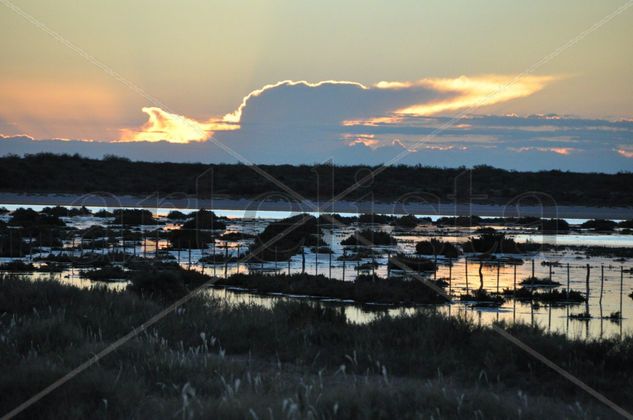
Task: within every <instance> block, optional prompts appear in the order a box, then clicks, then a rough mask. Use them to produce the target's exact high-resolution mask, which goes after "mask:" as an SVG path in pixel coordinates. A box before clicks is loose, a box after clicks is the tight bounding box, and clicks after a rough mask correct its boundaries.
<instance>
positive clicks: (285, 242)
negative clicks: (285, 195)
mask: <svg viewBox="0 0 633 420" xmlns="http://www.w3.org/2000/svg"><path fill="white" fill-rule="evenodd" d="M321 235H322V231H321V227H320V226H319V225H318V223H317V219H316V217H314V216H310V215H308V214H298V215H296V216H292V217H289V218H286V219H283V220H278V221H274V222H271V223H269V224H268V226H266V228H265V229H264V230H263V232H261V233H260V234H259V235H257V237H255V241H254V243H253V244H252V245H251V247H250V251H251V253H252V255H253V259H259V260H263V261H285V260H287V259H289V258H290V257H292V256H293V255H296V254H297V253H298V252H299V251H300V250H301V247H303V246H324V245H326V244H325V243H324V242H323V240H322V239H321Z"/></svg>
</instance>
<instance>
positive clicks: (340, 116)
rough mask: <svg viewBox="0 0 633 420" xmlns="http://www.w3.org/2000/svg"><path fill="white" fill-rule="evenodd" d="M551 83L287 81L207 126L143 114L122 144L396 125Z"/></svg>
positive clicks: (529, 79) (535, 79)
mask: <svg viewBox="0 0 633 420" xmlns="http://www.w3.org/2000/svg"><path fill="white" fill-rule="evenodd" d="M552 80H554V77H552V76H525V77H522V78H512V77H510V76H480V77H466V76H462V77H459V78H455V79H447V78H444V79H422V80H418V81H414V82H386V81H382V82H378V83H376V84H375V85H373V86H369V87H368V86H365V85H363V84H361V83H357V82H351V81H338V80H327V81H321V82H316V83H310V82H307V81H292V80H285V81H281V82H277V83H274V84H269V85H266V86H264V87H262V88H260V89H256V90H254V91H252V92H250V93H249V94H248V95H246V96H245V97H244V98H243V99H242V101H241V103H240V105H239V106H238V107H237V109H236V110H235V111H232V112H229V113H227V114H225V115H224V116H221V117H220V116H217V117H212V118H210V119H209V120H207V121H196V120H193V119H191V118H188V117H185V116H182V115H177V114H173V113H169V112H166V111H165V110H162V109H160V108H157V107H147V108H143V110H142V111H143V112H145V113H146V114H148V116H149V119H148V121H147V122H146V123H145V124H144V125H143V126H142V127H140V128H138V129H126V130H122V133H121V138H120V140H121V141H160V140H167V141H170V142H174V143H186V142H188V141H202V140H206V139H208V138H210V137H212V136H213V135H214V134H215V133H216V132H220V131H229V130H238V129H240V128H242V127H244V126H246V125H251V126H253V125H257V126H258V127H259V129H260V130H262V129H265V128H266V127H271V126H272V127H274V128H275V129H280V128H281V127H288V126H292V127H297V126H299V125H303V126H304V127H306V128H310V127H312V128H317V129H318V128H319V126H321V127H323V126H324V125H331V126H332V127H334V126H338V125H340V124H343V125H354V124H363V123H381V122H395V121H399V119H400V118H401V117H402V116H412V115H413V116H425V115H434V114H438V113H441V112H446V111H455V110H459V109H465V108H470V107H474V106H488V105H492V104H496V103H500V102H505V101H509V100H512V99H516V98H519V97H524V96H528V95H531V94H533V93H535V92H537V91H539V90H540V89H542V88H543V87H544V86H545V85H546V84H547V83H549V82H551V81H552Z"/></svg>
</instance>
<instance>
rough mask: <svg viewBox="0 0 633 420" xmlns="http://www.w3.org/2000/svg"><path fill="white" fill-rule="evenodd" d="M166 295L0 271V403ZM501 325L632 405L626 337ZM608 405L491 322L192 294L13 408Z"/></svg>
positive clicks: (310, 411) (502, 414) (429, 413)
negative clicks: (357, 318)
mask: <svg viewBox="0 0 633 420" xmlns="http://www.w3.org/2000/svg"><path fill="white" fill-rule="evenodd" d="M165 304H166V303H165V302H164V301H162V300H155V299H148V298H144V297H143V295H138V294H135V293H130V292H124V291H118V292H115V291H110V290H107V289H105V288H93V289H90V290H85V289H84V290H81V289H78V288H75V287H71V286H65V285H61V284H59V283H55V282H53V281H41V282H29V281H25V280H23V279H21V278H19V277H12V276H4V277H1V278H0V371H1V372H2V374H0V395H1V396H2V398H0V414H3V413H6V412H7V411H9V410H10V409H12V408H13V407H15V406H16V405H17V404H19V403H20V402H22V401H24V400H26V399H27V398H29V397H30V396H31V395H33V394H34V393H36V392H38V391H40V390H41V389H42V388H44V387H45V386H47V385H49V384H50V383H52V382H53V381H55V380H56V379H58V378H60V377H61V376H63V375H64V374H66V373H67V372H68V371H69V370H71V369H72V368H74V367H76V366H77V365H79V364H80V363H81V362H83V361H85V360H87V359H88V358H90V357H92V356H93V355H94V354H96V353H98V352H99V351H100V350H102V349H103V348H105V347H106V346H107V345H108V344H109V343H111V342H113V341H114V340H116V339H117V338H119V337H121V336H122V335H124V334H125V333H127V332H129V331H130V330H131V329H132V328H134V327H136V326H138V325H140V324H141V323H142V322H143V321H145V320H147V319H149V318H150V317H151V316H153V315H155V314H156V313H157V312H159V311H160V310H161V309H162V308H163V307H164V305H165ZM509 330H510V332H511V333H512V334H513V335H515V336H516V337H518V338H519V339H521V340H523V341H524V342H526V343H527V344H529V345H530V346H532V347H533V348H535V349H536V350H538V351H539V352H541V353H542V354H545V355H546V356H547V357H549V358H551V359H552V360H553V361H555V362H556V363H558V364H559V365H561V366H562V367H563V368H565V369H567V370H569V371H571V372H572V373H573V374H575V375H578V376H579V377H580V378H581V379H582V380H584V381H586V382H587V383H588V384H589V385H591V386H593V387H594V388H596V389H598V390H600V391H601V392H604V393H605V394H606V395H607V396H608V397H609V398H611V399H613V400H614V401H616V402H617V403H619V404H622V405H623V406H625V407H628V408H629V409H630V408H631V407H632V404H631V401H630V395H631V391H632V390H633V385H632V382H631V378H632V377H633V375H631V373H633V346H632V343H633V340H632V339H631V338H630V337H628V338H626V339H624V340H623V341H622V342H620V341H613V340H604V341H600V342H597V341H596V342H580V341H570V340H567V339H566V338H564V337H563V336H558V335H546V334H544V333H543V332H542V331H541V330H539V329H537V328H531V327H526V326H516V327H512V328H510V329H509ZM612 415H613V413H611V412H610V411H608V409H607V408H605V407H603V406H601V405H600V404H599V403H597V402H595V401H594V400H592V399H591V398H590V397H588V396H587V395H586V394H584V393H583V392H582V391H580V390H579V389H578V388H577V387H575V386H574V385H572V384H571V383H569V382H568V381H567V380H566V379H564V378H562V377H561V376H559V375H558V374H556V373H554V372H553V371H551V370H549V369H548V368H546V367H544V366H543V365H541V364H540V363H539V362H538V361H536V360H534V359H532V358H531V357H529V356H527V355H526V354H525V353H523V352H522V350H520V349H518V348H516V347H515V346H514V345H513V344H511V343H509V342H507V341H506V340H505V339H503V338H502V337H501V336H499V335H498V334H496V333H495V332H494V331H492V330H491V329H489V328H485V327H480V326H477V325H475V324H473V323H472V322H470V321H468V320H466V319H459V318H446V317H443V316H440V315H432V314H429V315H425V314H418V315H414V316H408V317H397V318H386V317H385V318H379V319H378V320H376V321H375V322H372V323H370V324H368V325H363V326H360V325H354V324H350V323H349V322H348V321H347V320H346V318H345V317H344V315H343V314H342V313H341V311H340V310H338V309H337V308H335V307H329V306H322V305H319V304H316V303H307V302H279V303H277V304H275V305H274V306H273V307H272V308H270V309H267V308H263V307H260V306H254V305H239V306H229V305H228V304H226V303H225V302H222V301H219V300H213V299H210V298H208V297H206V296H196V297H194V298H193V299H192V300H191V301H189V302H188V303H187V305H186V306H184V307H181V308H179V309H177V310H176V311H175V312H174V313H172V314H170V315H168V316H167V317H165V318H164V319H163V320H161V321H160V322H159V323H157V324H155V325H154V326H153V327H151V328H149V329H148V330H146V331H143V332H142V333H140V334H139V335H138V336H137V337H136V338H134V339H132V340H131V341H129V342H128V343H126V344H125V345H123V346H122V347H121V348H119V349H118V350H116V351H115V352H114V353H112V354H110V355H108V356H107V357H105V358H103V359H102V360H100V361H99V362H98V363H97V364H96V365H94V366H92V367H91V368H90V369H88V370H86V371H85V372H83V373H81V374H79V375H78V376H77V377H75V378H74V379H72V380H71V381H69V382H68V383H66V384H65V385H63V386H62V387H60V388H59V389H57V390H55V391H54V392H53V393H52V394H50V395H49V396H47V397H45V398H44V399H43V400H41V401H39V402H38V403H37V404H36V405H35V406H33V407H31V408H30V409H29V410H28V411H27V412H25V413H24V418H27V417H33V416H37V417H43V418H60V417H63V418H84V417H96V418H101V417H104V418H121V417H123V418H156V417H160V418H164V417H176V418H202V417H215V418H258V419H261V418H309V417H311V418H333V417H340V418H367V417H372V418H420V417H422V418H430V417H433V418H447V417H448V418H452V417H471V418H472V417H485V418H489V417H490V418H516V417H526V418H537V417H541V418H543V417H544V416H547V418H582V417H595V416H600V417H603V418H606V417H611V416H612Z"/></svg>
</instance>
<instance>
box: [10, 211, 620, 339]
mask: <svg viewBox="0 0 633 420" xmlns="http://www.w3.org/2000/svg"><path fill="white" fill-rule="evenodd" d="M6 207H8V208H9V209H15V208H17V207H27V206H20V205H13V206H6ZM30 207H32V208H34V209H36V210H38V209H40V208H41V207H42V206H39V207H38V206H30ZM94 210H97V208H95V209H94ZM165 210H166V211H164V212H162V213H161V209H159V211H158V214H166V213H167V212H168V210H172V209H165ZM178 210H180V211H183V212H187V211H191V209H178ZM214 211H215V212H216V214H218V215H220V216H223V217H228V218H229V220H228V223H227V229H226V231H225V232H243V233H250V234H256V233H258V232H260V231H261V230H263V229H264V228H265V226H266V225H267V224H268V223H269V222H270V221H271V220H274V219H277V218H279V217H286V216H288V215H289V214H288V213H284V212H261V213H259V214H258V216H270V218H265V217H257V218H243V217H240V214H242V215H243V213H244V212H243V211H242V212H240V211H233V210H214ZM2 218H3V219H5V220H6V219H7V218H8V217H7V216H3V217H2ZM64 220H65V221H66V222H67V224H68V225H69V226H71V227H74V228H78V229H85V228H87V227H89V226H91V225H94V224H102V225H104V226H107V227H108V228H109V229H112V230H113V232H114V233H115V234H116V231H117V229H119V228H118V227H116V226H113V225H105V224H104V223H107V222H108V220H104V219H100V218H95V217H91V216H88V217H74V218H65V219H64ZM578 222H579V221H576V220H574V221H572V223H578ZM161 227H162V228H163V229H165V230H169V229H177V228H178V224H176V223H171V222H169V223H167V224H165V225H162V226H161ZM362 227H363V226H359V225H351V226H345V227H340V228H339V227H336V228H330V227H327V228H324V229H323V231H324V237H323V239H324V241H325V242H326V243H327V244H328V246H329V247H330V248H331V249H332V251H333V254H332V258H331V263H330V256H329V255H328V254H315V253H313V252H311V251H310V250H309V249H307V248H306V250H305V266H306V271H307V272H308V273H311V274H324V275H326V276H330V275H331V277H333V278H337V279H343V278H344V279H345V280H346V281H353V280H354V279H355V278H356V276H357V274H358V273H357V271H356V270H355V267H356V262H351V261H347V262H343V261H339V260H338V257H340V256H341V255H342V254H343V246H341V244H340V242H341V240H343V239H344V238H346V237H347V236H349V235H350V234H351V233H352V232H353V231H355V230H356V229H358V228H362ZM156 228H157V227H156V226H143V227H141V228H140V229H139V230H140V231H141V232H149V231H153V230H155V229H156ZM374 228H380V229H382V230H386V231H390V232H391V233H392V234H393V235H394V236H395V237H396V238H397V239H398V242H399V243H398V245H397V246H388V247H376V248H375V249H376V250H378V251H380V252H381V254H380V255H379V256H377V257H376V258H375V262H377V263H378V264H379V266H378V268H377V269H375V273H376V274H377V275H379V276H382V277H387V267H386V263H387V258H388V255H389V254H393V253H395V252H405V253H413V252H414V250H415V243H416V242H417V241H420V240H423V239H428V238H429V237H430V236H432V237H436V238H438V239H442V240H447V241H452V242H462V241H464V240H466V239H467V237H468V236H470V235H472V234H473V231H472V230H470V229H466V228H443V229H441V230H438V229H437V228H436V227H433V226H421V227H419V228H416V229H415V230H413V231H401V230H399V229H394V228H393V227H391V226H374ZM507 232H508V235H509V236H512V237H514V238H515V240H517V241H519V242H525V241H532V242H546V243H555V244H557V245H560V248H559V249H560V250H558V251H548V252H541V253H538V254H531V255H520V256H518V257H521V258H523V259H524V260H525V263H524V264H522V265H518V266H512V265H500V266H499V267H497V266H496V265H484V266H482V274H483V280H484V288H485V289H487V290H488V291H492V292H494V291H497V287H498V290H499V291H503V290H504V289H513V287H514V281H515V280H514V279H515V270H516V279H517V282H519V281H520V280H522V279H524V278H526V277H528V276H530V275H531V274H532V263H531V261H534V274H535V275H536V276H537V277H549V276H550V272H549V267H548V266H546V265H543V263H551V262H554V263H557V265H556V266H554V267H552V272H551V277H552V279H553V280H555V281H558V282H560V283H561V285H562V286H561V287H562V288H566V286H567V265H568V264H569V267H570V268H569V285H570V287H571V289H573V290H578V291H581V292H583V293H584V292H585V276H586V264H590V266H591V274H590V289H591V292H590V295H589V311H590V313H591V315H592V317H593V318H592V319H591V320H589V321H579V320H573V319H570V318H569V314H578V313H582V312H584V310H585V305H584V303H582V304H579V305H547V304H541V305H532V304H530V303H529V302H519V301H515V300H513V299H508V300H507V301H506V302H505V303H504V304H503V305H502V306H501V307H500V308H495V309H483V308H477V307H472V306H469V305H466V304H464V303H461V302H459V301H458V297H459V295H460V294H464V293H466V292H467V291H471V290H473V289H476V288H478V287H479V284H480V278H479V262H475V261H472V260H470V261H467V260H466V258H465V257H461V258H459V259H457V260H454V261H452V267H449V265H448V261H447V260H445V259H442V258H440V259H439V260H438V262H439V269H438V271H437V272H436V274H435V276H436V277H437V278H444V279H446V280H447V281H448V280H449V279H450V287H449V288H448V289H447V291H450V293H451V295H452V296H453V297H454V299H453V302H452V303H450V304H444V305H433V306H418V307H410V308H394V307H385V306H377V305H371V306H367V305H365V306H360V305H349V304H347V305H341V303H336V302H329V303H325V302H324V303H322V304H328V305H338V306H342V308H343V309H342V310H343V311H344V313H345V314H346V316H347V317H348V319H349V320H350V321H351V322H355V323H367V322H370V321H371V320H373V319H375V318H376V317H378V316H384V315H389V316H400V315H408V314H412V313H415V312H418V311H432V312H439V313H443V314H447V315H450V316H456V315H459V316H467V317H470V318H471V319H473V321H474V322H477V323H480V324H482V325H488V324H491V323H493V322H496V321H506V322H508V323H512V322H522V323H528V324H538V325H540V326H542V327H543V328H545V329H546V330H548V331H552V332H560V333H563V334H566V335H568V336H569V337H573V338H607V337H618V336H621V335H623V334H631V333H633V300H632V299H631V298H630V297H628V294H629V293H631V290H633V274H632V272H631V271H624V272H623V271H622V268H624V269H626V270H628V269H630V268H631V263H630V262H628V261H624V262H622V261H614V260H613V259H611V258H601V257H591V258H587V256H585V255H584V254H583V253H578V252H574V251H569V250H565V249H564V246H565V245H599V246H617V247H633V236H632V235H624V234H619V233H613V234H610V235H605V234H592V233H576V232H574V233H570V234H566V235H542V234H539V233H538V232H535V231H532V230H529V229H516V228H513V229H508V230H507ZM150 236H151V235H150ZM150 236H147V237H145V238H144V241H143V242H141V243H136V244H133V243H132V242H127V241H126V242H125V243H123V242H122V241H120V240H119V241H118V242H117V243H115V244H114V246H113V248H111V249H109V250H106V249H103V250H97V252H102V253H107V252H111V251H113V250H115V251H116V250H118V251H121V250H123V249H125V251H126V252H128V253H133V254H135V255H140V256H142V255H145V256H147V257H152V256H154V255H155V253H156V251H157V250H162V251H164V252H167V253H168V254H169V255H171V256H172V257H173V258H175V259H176V260H177V261H178V262H179V263H180V264H181V265H182V266H183V267H186V268H192V269H196V270H200V271H204V272H205V273H206V274H211V275H216V276H220V277H223V276H225V275H231V274H233V273H236V272H242V273H248V272H251V271H260V270H264V271H279V272H289V273H297V272H300V271H301V266H302V261H301V260H302V258H301V255H296V256H294V257H293V258H292V259H291V260H290V262H289V263H288V262H285V261H284V262H277V263H275V262H267V263H263V264H245V263H241V264H236V263H232V264H226V265H225V264H217V265H212V266H209V265H205V264H202V263H200V262H199V260H200V258H201V257H203V256H204V255H207V254H210V253H213V252H214V250H213V246H212V245H211V246H209V247H208V248H207V249H204V250H191V252H189V251H187V250H183V251H180V252H178V251H175V250H171V249H169V244H168V242H167V241H166V240H162V239H159V240H156V239H155V238H152V237H150ZM78 245H79V241H77V242H75V241H67V242H65V243H64V251H63V252H65V253H72V254H75V255H79V254H80V253H81V252H82V251H81V249H76V247H78ZM248 245H249V241H248V240H240V241H220V240H216V242H215V252H224V248H220V247H224V246H228V247H229V253H230V254H231V255H237V253H238V247H239V250H241V251H242V252H244V251H245V250H246V249H247V247H248ZM73 246H74V247H75V248H73ZM43 251H44V252H43V254H47V253H48V252H51V250H49V249H44V250H43ZM52 252H53V253H59V252H60V251H59V250H57V251H55V250H52ZM36 256H37V255H33V256H32V257H36ZM514 256H515V257H517V256H516V255H514ZM466 257H469V256H468V255H467V256H466ZM27 259H28V258H27ZM7 261H10V259H7V258H0V262H7ZM371 261H372V260H371V259H364V260H361V261H360V262H359V264H362V263H367V262H371ZM602 270H603V271H604V276H602V274H601V273H602ZM50 276H51V275H50V274H47V273H34V274H29V277H30V278H31V279H33V280H35V281H37V280H40V279H43V278H49V277H50ZM52 276H53V277H54V278H55V279H57V280H58V281H60V282H62V283H65V284H72V285H75V286H78V287H90V286H92V285H94V284H95V282H92V281H90V280H86V279H83V278H81V276H80V271H79V270H77V269H73V270H65V271H63V272H61V273H54V274H52ZM497 279H498V280H497ZM621 281H622V291H623V296H622V307H620V297H621V293H620V282H621ZM105 284H106V287H109V288H113V289H123V288H125V287H126V283H125V282H118V283H117V282H114V283H105ZM517 287H520V286H517ZM206 293H208V294H209V295H210V296H214V297H219V298H221V299H224V300H226V301H228V302H229V303H242V302H248V303H253V304H257V305H263V306H270V305H272V304H273V303H274V302H275V301H277V300H280V299H287V298H286V297H279V296H258V295H253V294H250V293H236V292H232V291H228V290H222V289H209V290H208V291H206ZM618 311H621V312H622V315H623V319H622V320H621V321H619V322H613V321H611V320H609V319H607V317H608V316H609V315H610V314H611V313H614V312H618Z"/></svg>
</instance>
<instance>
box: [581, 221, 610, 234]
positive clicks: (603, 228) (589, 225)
mask: <svg viewBox="0 0 633 420" xmlns="http://www.w3.org/2000/svg"><path fill="white" fill-rule="evenodd" d="M616 226H618V224H617V223H616V222H614V221H613V220H604V219H592V220H587V221H586V222H584V223H583V224H581V225H580V227H581V228H583V229H592V230H595V231H598V232H611V231H613V229H615V228H616Z"/></svg>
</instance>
